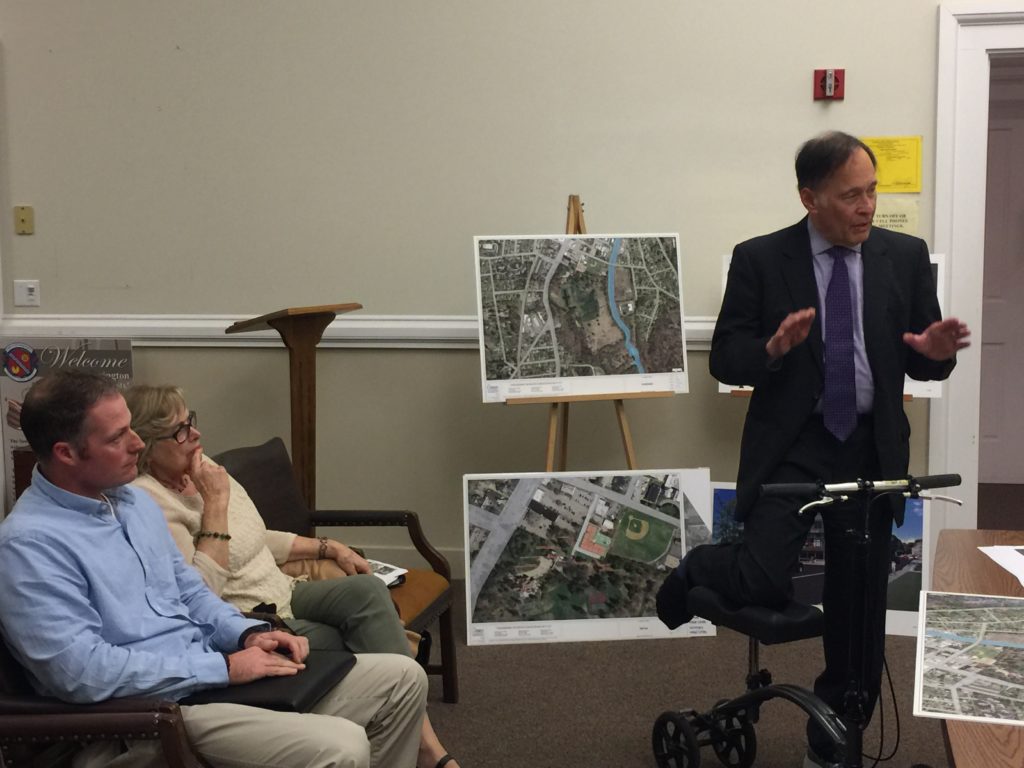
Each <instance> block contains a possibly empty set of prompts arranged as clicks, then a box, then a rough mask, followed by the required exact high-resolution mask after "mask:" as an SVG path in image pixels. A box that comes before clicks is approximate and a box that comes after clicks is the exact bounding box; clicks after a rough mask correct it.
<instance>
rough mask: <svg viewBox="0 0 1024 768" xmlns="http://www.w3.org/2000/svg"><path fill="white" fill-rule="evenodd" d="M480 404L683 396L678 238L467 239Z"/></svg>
mask: <svg viewBox="0 0 1024 768" xmlns="http://www.w3.org/2000/svg"><path fill="white" fill-rule="evenodd" d="M474 248H475V251H476V273H477V275H476V276H477V298H478V300H479V312H480V367H481V380H482V382H483V399H484V402H485V403H493V402H504V401H506V400H509V399H517V398H533V397H536V398H548V397H565V396H580V395H608V396H616V395H625V394H633V393H642V392H658V393H664V392H686V391H687V389H688V380H687V367H686V340H685V338H684V327H683V292H682V284H681V282H680V269H679V236H678V235H530V236H523V237H501V236H499V237H494V236H489V237H476V238H474Z"/></svg>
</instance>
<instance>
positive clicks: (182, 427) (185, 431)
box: [157, 411, 198, 443]
mask: <svg viewBox="0 0 1024 768" xmlns="http://www.w3.org/2000/svg"><path fill="white" fill-rule="evenodd" d="M197 423H198V422H197V421H196V412H195V411H189V412H188V421H183V422H181V423H180V424H178V426H177V427H175V428H174V431H173V432H171V434H169V435H162V436H160V437H158V438H157V440H174V441H175V442H176V443H184V442H185V441H186V440H188V436H189V433H190V432H191V431H192V427H194V426H196V424H197Z"/></svg>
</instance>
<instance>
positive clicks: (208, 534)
mask: <svg viewBox="0 0 1024 768" xmlns="http://www.w3.org/2000/svg"><path fill="white" fill-rule="evenodd" d="M196 538H197V539H220V540H221V541H231V534H230V533H221V532H220V531H200V532H199V533H197V534H196Z"/></svg>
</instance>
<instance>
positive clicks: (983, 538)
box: [932, 530, 1024, 768]
mask: <svg viewBox="0 0 1024 768" xmlns="http://www.w3.org/2000/svg"><path fill="white" fill-rule="evenodd" d="M995 544H1014V545H1020V546H1024V531H954V530H945V531H942V532H940V533H939V543H938V545H937V546H936V548H935V567H934V568H933V569H932V589H933V590H934V591H936V592H967V593H974V594H979V595H1010V596H1013V597H1024V587H1022V586H1021V583H1020V582H1019V581H1018V580H1017V578H1016V577H1015V576H1013V575H1012V574H1011V573H1010V572H1009V571H1007V570H1005V569H1004V568H1002V567H1000V566H999V565H996V562H995V561H994V560H993V559H992V558H990V557H989V556H988V555H986V554H984V553H983V552H980V551H979V550H978V547H987V546H992V545H995ZM943 727H944V730H945V733H946V737H947V739H948V744H949V749H950V753H951V755H952V758H953V761H954V764H955V765H956V766H957V768H975V766H976V767H977V768H1003V767H1004V766H1005V768H1020V766H1022V765H1024V728H1021V727H1018V726H1012V725H989V724H988V723H974V722H967V721H964V720H944V721H943Z"/></svg>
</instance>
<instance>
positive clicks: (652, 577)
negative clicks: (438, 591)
mask: <svg viewBox="0 0 1024 768" xmlns="http://www.w3.org/2000/svg"><path fill="white" fill-rule="evenodd" d="M463 483H464V492H465V504H466V542H467V547H466V574H467V576H466V605H467V609H468V614H469V615H468V620H467V629H468V635H469V637H468V642H469V644H470V645H488V644H500V643H529V642H563V641H572V640H622V639H627V638H645V637H675V636H683V637H687V636H694V635H709V634H714V626H713V625H711V624H710V623H709V622H708V621H706V620H704V619H694V620H693V621H691V622H689V623H688V624H684V625H683V626H682V627H679V628H678V629H676V630H674V631H670V630H669V629H667V628H666V627H665V625H663V624H662V623H661V622H660V621H659V620H658V618H657V612H656V610H655V595H656V594H657V591H658V588H659V587H660V586H661V584H662V582H663V581H664V580H665V577H666V576H667V575H668V573H669V572H670V571H671V570H672V569H673V568H675V567H676V566H677V565H678V564H679V561H680V559H681V558H682V556H683V554H684V553H685V552H687V551H689V550H690V549H691V548H692V547H694V546H696V545H698V544H707V543H709V542H710V541H711V481H710V473H709V471H708V470H707V469H673V470H631V471H630V470H626V471H620V472H614V473H608V472H603V473H599V472H593V473H588V474H579V473H576V474H573V473H570V472H555V473H551V474H542V473H531V474H524V475H507V474H506V475H466V476H465V477H464V478H463Z"/></svg>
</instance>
